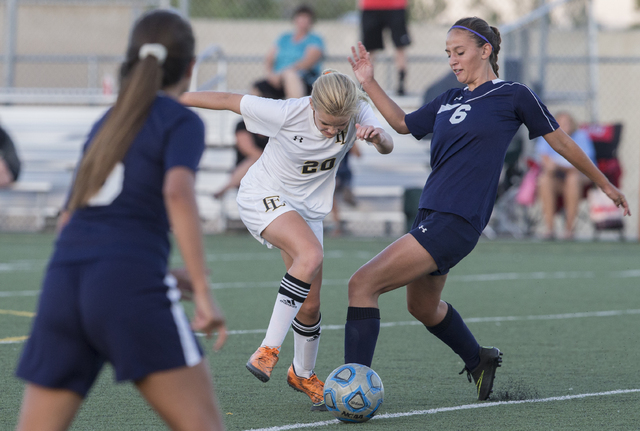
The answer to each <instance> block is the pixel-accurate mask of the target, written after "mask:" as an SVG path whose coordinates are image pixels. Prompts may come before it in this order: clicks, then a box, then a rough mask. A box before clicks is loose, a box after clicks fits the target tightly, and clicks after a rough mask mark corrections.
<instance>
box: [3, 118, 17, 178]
mask: <svg viewBox="0 0 640 431" xmlns="http://www.w3.org/2000/svg"><path fill="white" fill-rule="evenodd" d="M19 175H20V159H19V158H18V154H17V153H16V147H15V146H14V145H13V141H12V140H11V137H10V136H9V135H8V134H7V132H5V131H4V129H3V128H2V127H0V187H7V186H9V185H11V184H12V183H14V182H15V181H16V180H17V179H18V176H19Z"/></svg>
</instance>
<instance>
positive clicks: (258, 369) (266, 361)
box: [247, 346, 280, 382]
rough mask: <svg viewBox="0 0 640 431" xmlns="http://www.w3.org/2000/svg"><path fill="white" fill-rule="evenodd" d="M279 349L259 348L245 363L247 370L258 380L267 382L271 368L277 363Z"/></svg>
mask: <svg viewBox="0 0 640 431" xmlns="http://www.w3.org/2000/svg"><path fill="white" fill-rule="evenodd" d="M279 353H280V348H279V347H267V346H261V347H259V348H258V350H256V351H255V353H254V354H253V355H251V357H250V358H249V362H247V370H249V371H250V372H251V374H253V375H254V376H256V377H257V378H258V380H260V381H262V382H268V381H269V379H270V378H271V372H272V371H273V367H275V366H276V364H277V363H278V354H279Z"/></svg>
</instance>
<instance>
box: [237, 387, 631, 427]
mask: <svg viewBox="0 0 640 431" xmlns="http://www.w3.org/2000/svg"><path fill="white" fill-rule="evenodd" d="M637 392H640V389H618V390H615V391H608V392H594V393H589V394H576V395H564V396H560V397H549V398H538V399H533V400H518V401H496V402H486V403H477V404H465V405H461V406H453V407H440V408H435V409H429V410H413V411H410V412H404V413H385V414H382V415H377V416H374V417H373V419H372V420H382V419H394V418H400V417H407V416H424V415H433V414H436V413H444V412H453V411H459V410H470V409H482V408H488V407H497V406H508V405H517V404H532V403H547V402H552V401H569V400H576V399H582V398H589V397H604V396H609V395H621V394H631V393H637ZM337 423H340V421H339V420H338V419H333V420H330V421H321V422H311V423H298V424H291V425H282V426H275V427H271V428H251V430H248V431H283V430H293V429H302V428H316V427H321V426H327V425H332V424H337Z"/></svg>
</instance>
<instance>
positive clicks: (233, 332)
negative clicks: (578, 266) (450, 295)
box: [0, 309, 640, 344]
mask: <svg viewBox="0 0 640 431" xmlns="http://www.w3.org/2000/svg"><path fill="white" fill-rule="evenodd" d="M636 314H640V309H635V310H608V311H590V312H583V313H564V314H543V315H532V316H497V317H469V318H466V319H464V321H465V322H466V323H487V322H517V321H531V320H563V319H580V318H585V317H612V316H625V315H636ZM416 325H418V326H419V325H422V323H420V322H418V321H417V320H411V321H406V322H382V323H380V327H381V328H393V327H398V326H416ZM343 329H344V325H322V330H323V331H340V330H343ZM266 332H267V330H266V329H238V330H231V331H227V334H228V335H248V334H265V333H266ZM196 335H197V336H199V337H204V335H205V334H203V333H200V332H196ZM23 341H24V340H22V339H20V340H18V339H16V340H14V339H7V340H0V344H16V343H22V342H23Z"/></svg>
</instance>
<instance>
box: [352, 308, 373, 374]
mask: <svg viewBox="0 0 640 431" xmlns="http://www.w3.org/2000/svg"><path fill="white" fill-rule="evenodd" d="M379 332H380V310H379V309H378V308H360V307H349V309H348V310H347V323H346V325H345V326H344V363H345V364H350V363H356V364H362V365H366V366H367V367H370V366H371V362H372V361H373V352H374V351H375V350H376V342H377V341H378V333H379Z"/></svg>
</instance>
